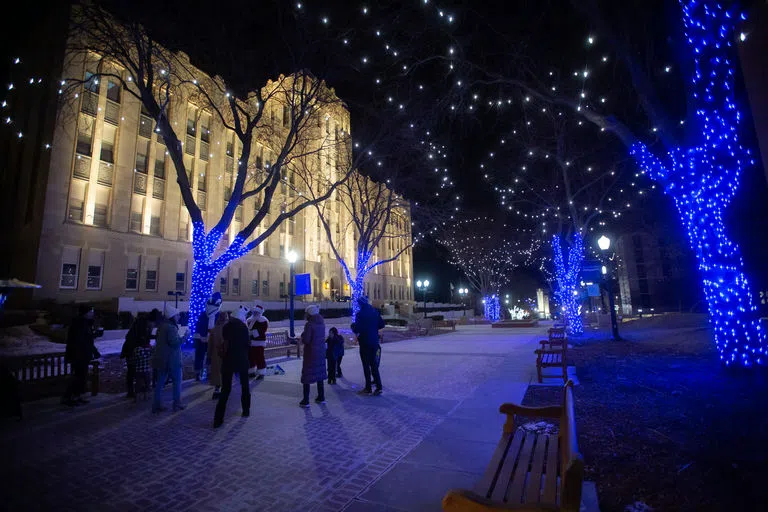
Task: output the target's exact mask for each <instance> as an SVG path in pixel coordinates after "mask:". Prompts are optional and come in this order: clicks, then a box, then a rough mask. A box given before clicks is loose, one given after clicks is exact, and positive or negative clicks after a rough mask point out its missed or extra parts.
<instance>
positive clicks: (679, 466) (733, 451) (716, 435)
mask: <svg viewBox="0 0 768 512" xmlns="http://www.w3.org/2000/svg"><path fill="white" fill-rule="evenodd" d="M620 329H621V335H622V337H624V338H625V341H622V342H615V341H612V340H610V339H608V333H607V332H594V331H593V332H587V333H586V334H585V335H584V336H583V337H580V338H571V339H570V342H571V343H572V344H573V345H574V349H573V350H572V351H571V352H570V356H569V357H571V358H572V361H573V363H574V364H575V365H576V374H577V376H578V379H579V381H580V385H579V386H577V387H576V389H575V397H576V426H577V430H578V432H579V442H580V450H581V452H582V454H583V456H584V460H585V464H586V479H587V480H591V481H594V482H596V484H597V492H598V498H599V500H600V510H601V511H603V512H611V511H623V510H625V509H627V507H628V506H630V505H633V504H645V505H647V506H649V507H651V508H652V509H653V510H670V511H672V510H674V511H677V510H681V511H682V510H696V511H701V510H717V511H721V510H722V511H730V510H737V509H738V510H767V509H768V371H766V369H765V368H760V369H748V370H747V369H726V368H725V366H724V365H722V364H721V363H720V360H719V357H718V354H717V350H716V349H715V346H714V342H713V341H712V335H711V330H710V329H709V326H708V324H707V321H706V318H705V317H703V316H699V315H671V316H659V317H655V318H649V319H643V320H638V321H635V322H631V323H627V324H623V325H621V326H620ZM560 395H561V392H560V390H559V389H557V388H549V387H545V388H542V387H531V388H529V389H528V392H527V394H526V397H525V402H524V403H525V404H526V405H545V404H549V403H553V402H557V401H559V400H560ZM630 510H643V508H642V507H639V508H634V509H632V508H630Z"/></svg>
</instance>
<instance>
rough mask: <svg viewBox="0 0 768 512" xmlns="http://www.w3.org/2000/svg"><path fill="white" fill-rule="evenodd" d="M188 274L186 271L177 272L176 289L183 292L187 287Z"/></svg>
mask: <svg viewBox="0 0 768 512" xmlns="http://www.w3.org/2000/svg"><path fill="white" fill-rule="evenodd" d="M186 284H187V274H186V273H185V272H176V291H177V292H183V291H185V290H186V289H187V287H186Z"/></svg>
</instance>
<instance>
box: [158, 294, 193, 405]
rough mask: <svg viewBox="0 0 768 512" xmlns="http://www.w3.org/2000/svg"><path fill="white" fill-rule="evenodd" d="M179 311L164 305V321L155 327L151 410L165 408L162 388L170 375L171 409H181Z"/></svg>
mask: <svg viewBox="0 0 768 512" xmlns="http://www.w3.org/2000/svg"><path fill="white" fill-rule="evenodd" d="M180 314H181V311H179V310H178V309H176V308H175V307H173V306H171V305H166V306H165V321H164V322H162V323H161V324H160V326H159V327H158V328H157V343H156V345H155V357H154V361H153V367H154V369H155V370H157V380H156V381H155V399H154V402H153V403H152V412H161V411H165V410H167V408H166V407H164V406H163V404H162V394H163V388H164V387H165V382H166V380H167V379H168V376H169V375H170V377H171V380H172V381H173V410H174V412H175V411H181V410H183V409H184V407H185V406H184V405H182V403H181V342H182V339H181V337H180V336H179V315H180Z"/></svg>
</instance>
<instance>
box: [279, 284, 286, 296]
mask: <svg viewBox="0 0 768 512" xmlns="http://www.w3.org/2000/svg"><path fill="white" fill-rule="evenodd" d="M280 296H281V297H284V296H285V283H284V282H282V281H281V282H280Z"/></svg>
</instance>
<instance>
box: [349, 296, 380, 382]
mask: <svg viewBox="0 0 768 512" xmlns="http://www.w3.org/2000/svg"><path fill="white" fill-rule="evenodd" d="M357 303H358V305H359V306H360V309H359V310H358V312H357V315H355V322H354V323H353V324H352V331H353V332H354V333H355V334H357V341H358V342H359V343H360V360H361V361H362V363H363V373H364V374H365V389H363V393H366V394H371V393H373V394H374V395H381V393H382V388H381V375H379V362H380V361H381V345H380V344H379V330H380V329H383V328H384V325H385V324H384V319H382V318H381V315H380V314H379V312H378V311H377V310H375V309H374V308H373V306H371V305H370V304H369V303H368V299H367V298H366V297H360V298H358V299H357ZM372 384H375V385H376V390H375V391H373V390H372V389H371V386H372Z"/></svg>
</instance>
